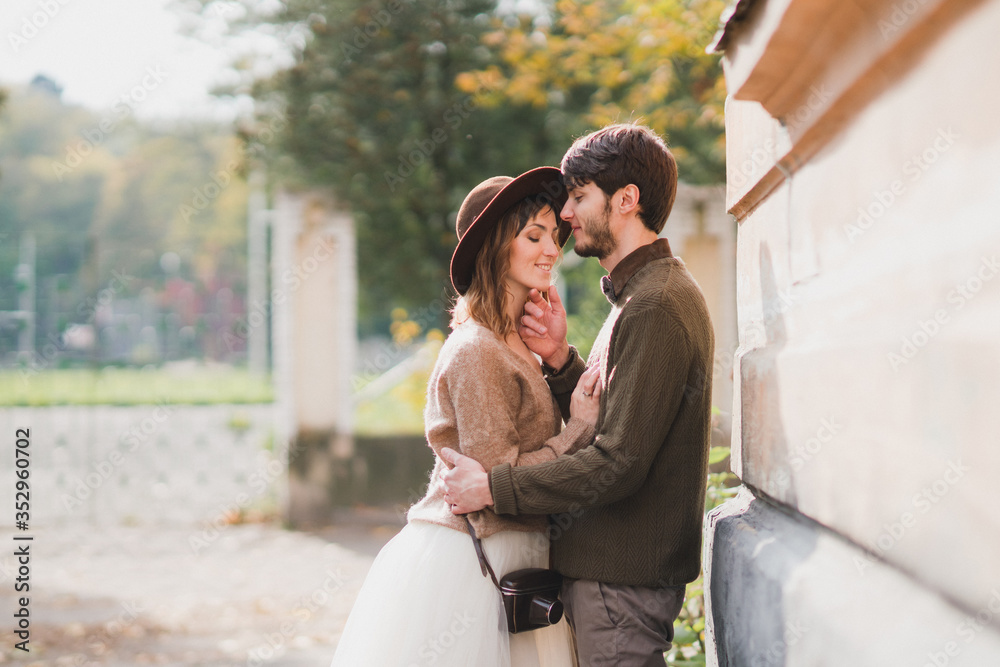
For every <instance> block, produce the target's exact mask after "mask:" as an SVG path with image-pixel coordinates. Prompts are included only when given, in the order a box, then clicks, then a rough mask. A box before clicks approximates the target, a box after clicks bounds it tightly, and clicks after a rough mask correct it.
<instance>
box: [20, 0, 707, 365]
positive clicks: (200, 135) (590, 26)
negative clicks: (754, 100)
mask: <svg viewBox="0 0 1000 667" xmlns="http://www.w3.org/2000/svg"><path fill="white" fill-rule="evenodd" d="M500 5H501V6H500V7H499V8H498V6H497V3H495V2H493V1H491V0H454V1H452V2H447V3H424V2H416V1H415V0H287V1H286V2H284V3H280V4H279V3H263V2H255V1H251V0H246V2H243V3H239V4H237V3H234V2H219V0H187V1H186V2H180V3H178V6H179V8H180V9H179V10H180V11H185V12H187V13H188V14H192V13H194V14H200V15H212V16H218V15H220V14H222V15H224V16H225V17H226V18H227V20H228V23H229V25H230V32H231V34H232V36H233V38H238V37H239V36H240V35H241V34H243V33H246V32H248V31H255V30H266V31H269V32H270V33H272V34H284V35H287V36H288V38H289V39H288V43H289V44H290V47H289V48H291V50H292V56H293V62H294V64H293V65H292V66H291V67H289V68H287V69H283V70H281V71H277V72H275V73H273V74H271V75H269V76H266V77H261V76H260V75H259V74H252V72H256V71H259V70H255V69H254V67H253V62H252V59H247V58H244V59H243V60H242V61H241V62H240V63H234V67H237V68H242V71H243V74H244V77H243V84H240V85H237V86H235V87H234V88H232V89H230V90H223V91H220V94H223V95H225V94H235V93H243V94H246V93H250V94H252V96H253V98H254V100H255V108H256V115H255V117H254V118H244V119H241V120H240V121H238V122H237V125H236V127H235V128H233V127H220V126H218V125H215V124H212V123H209V122H202V123H198V122H186V123H183V124H180V123H149V122H139V121H137V120H136V119H135V118H134V117H133V115H132V114H131V113H130V109H128V108H127V107H116V108H115V109H112V110H109V111H107V112H104V113H99V112H95V111H90V110H87V109H83V108H79V107H74V106H70V105H66V104H64V103H63V102H62V101H61V99H60V96H59V93H60V91H59V88H58V84H57V83H56V82H52V81H49V80H47V79H44V78H42V77H40V78H39V79H37V80H36V81H35V83H34V84H32V85H31V86H29V87H20V88H13V89H12V90H11V91H10V99H9V100H8V102H7V104H6V108H5V110H4V111H3V112H2V113H0V172H2V178H0V239H2V241H0V311H4V310H8V311H10V310H16V309H17V307H18V304H17V300H18V294H19V290H20V289H21V287H19V285H18V283H17V280H16V278H15V272H16V267H17V265H18V263H19V241H20V240H21V239H22V238H23V236H24V234H25V233H27V232H29V231H30V233H31V234H32V235H33V236H34V238H35V242H36V245H37V259H36V261H37V264H36V278H37V301H38V304H39V305H38V307H39V312H40V315H39V320H38V322H37V324H38V326H37V328H36V331H35V339H36V341H37V343H38V344H39V345H41V344H42V343H43V342H44V341H45V340H49V339H50V338H47V337H50V336H56V337H59V336H62V335H63V334H64V333H65V332H66V330H67V327H71V326H73V325H74V324H82V325H86V324H88V321H87V320H88V319H89V320H90V323H93V320H94V319H95V318H96V319H99V318H100V317H101V312H102V311H101V308H100V307H99V304H96V300H97V298H98V296H99V295H100V294H101V292H102V290H107V289H108V288H109V285H112V283H111V281H112V280H113V274H112V271H117V272H119V273H120V274H123V275H125V276H128V277H129V279H128V280H126V281H124V282H123V283H122V284H118V283H114V284H113V287H114V288H115V292H114V297H115V299H116V310H117V311H121V312H124V313H125V314H126V315H130V316H132V320H128V319H127V318H126V319H120V320H118V321H114V322H112V321H107V322H102V323H101V324H102V325H103V326H100V327H97V328H96V329H95V331H97V333H96V334H95V335H96V336H97V337H98V339H99V340H98V345H99V346H105V344H107V345H109V346H110V347H109V348H108V349H114V350H117V352H115V353H114V354H111V353H105V354H104V355H103V357H102V358H103V360H105V361H108V360H117V361H121V362H123V363H140V362H156V361H158V360H161V359H164V358H182V357H189V356H193V357H198V358H203V359H218V360H222V361H230V362H240V361H241V360H242V357H241V355H242V354H243V353H244V350H242V349H237V350H231V349H226V348H225V347H224V346H220V343H219V341H220V340H222V333H223V332H224V331H225V330H226V329H227V327H229V328H231V327H232V326H234V324H235V323H236V322H238V320H239V318H240V317H245V316H246V304H245V303H244V301H245V294H246V287H245V285H246V278H245V276H246V232H245V228H246V208H247V207H246V201H247V194H248V188H247V185H246V182H245V177H246V174H247V173H248V171H250V170H252V169H260V170H262V171H265V172H266V173H267V175H268V182H269V184H270V187H273V185H274V184H275V183H282V184H284V185H286V186H287V185H303V186H309V187H320V188H326V189H329V190H330V191H331V192H333V193H334V194H335V195H336V198H337V200H338V201H339V202H340V203H341V205H343V206H344V207H345V208H346V209H348V210H349V211H350V212H351V213H352V214H353V216H354V219H355V221H356V229H357V235H358V255H359V258H358V259H359V262H358V265H359V272H360V275H359V280H360V294H359V300H358V301H359V311H360V312H359V322H360V324H359V329H360V331H359V334H360V335H361V336H362V337H365V336H368V335H372V334H382V335H385V334H386V333H387V332H388V330H389V327H390V325H391V324H392V317H391V313H392V312H393V309H396V308H403V309H405V310H406V311H408V312H411V313H412V312H416V311H420V310H421V309H425V308H427V306H428V305H429V304H431V303H433V302H434V301H436V300H438V299H440V297H441V294H442V291H443V290H447V289H448V285H449V283H448V277H447V266H448V259H449V257H450V255H451V251H452V249H453V247H454V243H455V236H454V219H455V213H456V212H457V209H458V207H459V205H460V204H461V201H462V199H463V198H464V196H465V194H466V193H467V192H468V190H469V189H470V188H471V187H473V186H474V185H475V184H476V183H478V182H479V181H481V180H483V179H484V178H487V177H489V176H492V175H496V174H509V175H516V174H518V173H520V172H522V171H524V170H526V169H529V168H531V167H534V166H538V165H542V164H552V165H557V164H558V163H559V161H560V159H561V157H562V154H563V152H564V151H565V150H566V148H567V147H568V146H569V145H570V143H571V142H572V141H573V139H574V138H576V137H578V136H581V135H582V134H585V133H587V132H589V131H591V130H593V129H596V128H597V127H600V126H601V125H603V124H605V123H608V122H613V121H629V120H637V121H642V122H645V123H646V124H648V125H650V126H651V127H653V128H654V129H655V130H657V131H658V132H660V133H661V134H662V135H663V136H664V137H665V138H666V139H667V141H668V143H669V144H670V145H671V147H672V149H673V150H674V152H675V154H676V155H677V157H678V161H679V163H680V169H681V172H680V173H681V178H682V179H683V180H686V181H688V182H691V183H713V182H722V180H723V148H724V146H723V120H722V105H723V99H724V98H723V88H722V78H721V72H720V69H719V65H718V62H717V59H716V58H714V57H712V56H708V55H706V54H705V53H704V48H705V45H706V44H708V43H709V41H710V38H711V34H712V32H713V30H714V29H715V26H716V21H717V17H718V16H719V15H720V12H721V9H722V2H721V0H655V1H654V2H639V1H638V0H595V1H594V2H588V3H576V2H570V1H568V0H558V1H555V2H551V3H544V2H540V3H516V4H515V3H510V2H505V3H500ZM220 8H221V9H220ZM223 10H224V11H223ZM293 38H294V39H293ZM265 55H266V54H265ZM575 259H576V258H575V257H574V256H573V255H572V254H571V253H568V252H567V256H566V260H565V262H564V265H563V267H562V277H563V283H564V293H565V294H564V299H565V301H566V303H567V306H568V309H569V311H570V313H571V326H573V327H574V330H575V333H576V334H577V339H578V340H580V339H584V340H585V339H587V338H589V337H592V335H593V333H596V327H597V326H599V323H600V320H601V319H603V316H604V313H605V312H606V310H607V305H606V303H605V302H604V299H603V296H602V295H601V294H600V291H599V289H598V287H597V285H596V280H595V278H596V277H597V276H599V275H600V268H599V267H596V266H591V265H590V264H592V263H577V262H575V261H574V260H575ZM119 282H121V281H119ZM88 299H89V300H90V302H91V303H94V304H95V307H94V308H84V309H82V312H79V311H80V310H81V309H79V308H76V309H74V308H72V307H71V306H72V305H73V304H79V303H88ZM122 308H124V311H123V310H122ZM143 313H145V315H144V314H143ZM150 313H152V314H153V315H155V317H153V315H150V317H152V318H153V320H156V322H157V324H155V325H151V324H150V323H149V322H151V321H152V320H150V319H149V318H148V317H146V316H147V315H149V314H150ZM140 315H141V316H142V317H143V318H144V319H143V323H142V324H141V325H140V326H139V330H138V331H131V329H130V327H133V325H134V324H135V318H136V316H140ZM130 322H131V324H130ZM445 322H446V317H445V314H444V313H442V314H441V316H440V318H439V320H438V321H437V322H435V323H433V324H434V325H436V326H443V325H444V324H445ZM109 327H110V328H109ZM17 328H18V324H17V322H15V321H11V320H10V319H9V318H8V319H6V320H2V321H0V356H3V355H5V354H6V355H7V356H8V357H9V355H10V354H11V353H12V351H13V350H15V349H16V340H17V334H18V330H17ZM133 328H134V327H133ZM150 328H152V331H150ZM430 328H433V326H430V325H426V326H424V329H430ZM116 330H119V331H120V335H119V336H118V338H119V339H120V340H119V342H121V340H124V339H128V340H132V341H133V343H134V340H135V339H136V337H137V336H138V337H139V338H140V339H141V340H145V341H146V343H147V344H146V345H145V347H142V346H140V349H139V353H136V350H135V349H134V348H135V345H134V344H133V345H130V346H124V347H120V348H116V347H115V344H114V341H104V340H103V339H101V336H102V335H104V336H106V337H110V338H115V336H116V334H115V331H116ZM101 331H104V332H105V333H104V334H101V333H100V332H101ZM143 331H144V332H145V333H142V332H143ZM171 332H173V333H171ZM178 332H183V333H178ZM143 336H145V338H142V337H143ZM154 348H158V349H159V353H154V352H155V350H154ZM143 350H145V352H143ZM67 352H69V351H68V350H67Z"/></svg>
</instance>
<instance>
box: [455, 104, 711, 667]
mask: <svg viewBox="0 0 1000 667" xmlns="http://www.w3.org/2000/svg"><path fill="white" fill-rule="evenodd" d="M562 172H563V178H564V180H565V182H566V187H567V189H568V192H569V199H568V201H567V203H566V205H565V206H564V207H563V209H562V212H561V216H562V218H563V219H564V220H566V221H567V222H569V223H570V225H571V227H572V230H573V236H574V238H575V239H576V245H575V249H576V252H577V254H579V255H582V256H584V257H597V259H598V260H599V261H600V263H601V266H603V267H604V269H605V270H607V271H608V275H607V276H605V277H604V278H602V281H601V287H602V289H603V290H604V293H605V294H606V295H607V297H608V300H609V301H610V302H611V304H612V308H611V313H610V314H609V315H608V318H607V320H606V321H605V323H604V326H603V328H602V329H601V332H600V333H599V334H598V336H597V339H596V341H595V342H594V346H593V349H592V351H591V353H590V357H589V360H588V364H587V365H589V366H593V365H595V364H596V365H598V366H599V367H600V378H601V380H600V381H601V386H602V388H603V389H602V394H601V397H600V413H599V416H598V422H597V436H596V438H595V440H594V442H593V444H591V445H590V446H588V447H586V448H584V449H581V450H579V451H577V452H575V453H573V454H569V455H565V456H562V457H560V458H558V459H556V460H554V461H549V462H546V463H543V464H539V465H533V466H524V467H516V468H515V467H511V466H510V465H509V464H504V465H499V466H496V467H494V468H493V469H492V470H491V471H489V473H487V472H486V471H485V470H483V468H482V467H481V466H480V465H479V464H478V463H477V462H476V461H474V460H473V459H470V458H467V457H464V456H462V455H460V454H458V453H457V452H453V451H451V450H445V454H444V457H445V460H446V461H447V462H448V463H449V464H450V465H452V466H454V467H453V468H452V469H451V470H450V471H449V472H448V473H447V474H446V476H445V481H446V484H447V489H448V493H447V495H446V496H445V498H446V500H447V501H448V502H449V503H452V504H453V505H454V506H453V508H452V511H453V512H455V513H458V514H461V513H466V512H470V511H475V510H479V509H482V508H483V507H487V506H491V507H492V508H493V509H494V511H496V512H497V513H498V514H551V515H553V516H552V517H551V529H550V535H551V538H552V552H551V553H552V560H553V567H554V568H555V569H557V570H559V571H560V572H562V573H563V575H564V576H565V577H566V581H565V584H564V587H563V596H562V597H563V600H564V603H565V605H566V615H567V618H568V619H569V621H570V623H571V625H572V626H573V629H574V631H575V634H576V639H577V651H578V653H579V659H580V664H581V665H587V666H603V665H657V666H658V667H659V666H662V664H663V655H662V653H663V651H664V650H666V649H667V648H669V646H670V641H671V640H672V638H673V621H674V619H676V617H677V615H678V613H679V612H680V609H681V605H682V603H683V598H684V588H685V585H686V584H687V583H689V582H691V581H693V580H694V579H696V578H697V576H698V573H699V570H700V563H701V529H702V516H703V514H704V499H705V484H706V477H707V465H708V447H709V437H710V425H709V422H710V413H711V394H712V392H711V382H712V354H713V347H714V336H713V333H712V326H711V322H710V320H709V315H708V309H707V307H706V305H705V299H704V297H703V295H702V293H701V291H700V289H699V288H698V286H697V284H696V283H695V281H694V279H693V278H692V277H691V274H690V273H689V272H688V271H687V269H686V268H685V267H684V264H683V263H682V262H681V261H680V260H679V259H678V258H676V257H674V256H673V255H672V254H671V252H670V246H669V244H668V242H667V240H666V239H659V238H658V235H659V232H660V231H661V230H662V229H663V225H664V223H665V222H666V219H667V216H668V215H669V214H670V209H671V207H672V206H673V202H674V197H675V194H676V189H677V167H676V162H675V161H674V158H673V155H672V154H671V153H670V151H669V150H668V149H667V147H666V145H665V144H664V143H663V141H662V140H661V139H660V138H659V137H658V136H657V135H656V134H655V133H653V132H652V131H651V130H650V129H648V128H646V127H643V126H639V125H632V124H620V125H611V126H608V127H605V128H603V129H601V130H598V131H597V132H594V133H592V134H590V135H587V136H585V137H582V138H580V139H578V140H577V141H576V142H575V143H574V144H573V145H572V146H571V147H570V149H569V150H568V151H567V153H566V155H565V156H564V157H563V161H562ZM550 300H551V303H546V302H545V301H544V300H543V299H542V298H541V296H540V295H538V294H537V293H533V294H532V298H531V300H530V301H529V303H528V304H527V306H526V307H525V315H524V316H523V317H522V321H521V327H520V329H519V333H520V334H521V337H522V338H523V339H524V341H525V343H526V344H527V345H528V347H529V348H530V349H531V350H532V351H533V352H534V353H535V354H537V355H539V356H540V357H541V359H542V361H543V363H544V365H543V370H544V371H545V375H546V380H547V381H548V383H549V387H550V389H551V390H552V393H553V394H554V396H555V397H556V399H557V401H558V402H559V405H560V407H561V409H562V411H563V415H564V417H565V418H566V419H567V420H568V418H569V412H568V409H569V401H570V398H571V396H572V392H573V391H581V392H582V391H585V389H584V388H583V387H577V380H578V378H579V377H580V376H581V375H582V374H583V372H584V370H585V364H584V362H583V360H582V359H581V358H580V356H579V354H578V353H577V352H576V350H575V349H574V348H573V347H571V346H570V345H569V344H568V342H567V341H566V314H565V311H564V310H563V309H562V303H561V301H560V299H559V294H558V292H557V291H556V290H555V288H554V287H553V288H552V289H551V290H550Z"/></svg>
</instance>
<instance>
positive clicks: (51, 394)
mask: <svg viewBox="0 0 1000 667" xmlns="http://www.w3.org/2000/svg"><path fill="white" fill-rule="evenodd" d="M273 400H274V394H273V392H272V391H271V385H270V381H269V379H268V377H267V376H266V375H260V374H256V373H251V372H249V371H247V370H244V369H238V368H228V367H221V368H208V367H194V368H184V369H177V370H166V369H150V370H144V369H138V368H114V367H107V368H101V369H98V370H91V369H65V370H45V371H41V372H38V373H32V372H31V371H21V370H17V369H8V370H2V371H0V406H32V407H34V406H45V405H144V404H149V403H159V402H166V403H182V404H183V403H187V404H193V405H211V404H214V403H269V402H271V401H273Z"/></svg>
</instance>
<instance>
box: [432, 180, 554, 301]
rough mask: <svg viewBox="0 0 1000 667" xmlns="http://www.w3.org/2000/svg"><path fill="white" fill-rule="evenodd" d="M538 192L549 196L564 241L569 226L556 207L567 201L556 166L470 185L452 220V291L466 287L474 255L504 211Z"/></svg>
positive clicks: (464, 291) (461, 292) (472, 271)
mask: <svg viewBox="0 0 1000 667" xmlns="http://www.w3.org/2000/svg"><path fill="white" fill-rule="evenodd" d="M538 194H546V195H549V196H550V197H551V198H552V207H553V209H554V210H555V213H556V222H557V223H558V224H559V245H560V246H563V245H565V243H566V240H567V239H568V238H569V235H570V226H569V225H568V224H567V223H566V222H564V221H563V220H562V218H560V217H559V211H561V210H562V207H563V204H565V203H566V188H565V187H564V186H563V182H562V173H561V172H560V171H559V170H558V169H557V168H556V167H538V168H536V169H532V170H531V171H526V172H524V173H523V174H521V175H520V176H518V177H517V178H511V177H510V176H494V177H493V178H488V179H486V180H485V181H483V182H482V183H480V184H479V185H477V186H476V187H474V188H472V192H470V193H469V194H468V196H466V198H465V201H463V202H462V207H461V208H460V209H458V218H457V219H456V220H455V232H456V233H457V234H458V245H457V246H455V253H454V254H453V255H452V256H451V284H452V285H453V286H454V287H455V291H457V292H458V293H459V294H465V293H466V291H468V289H469V285H470V284H471V283H472V274H473V273H474V272H475V268H476V255H478V254H479V249H480V248H482V247H483V243H485V242H486V237H487V236H488V235H489V233H490V231H491V230H492V229H493V228H494V227H495V226H496V224H497V223H498V222H499V221H500V218H502V217H503V215H504V213H506V212H507V211H508V210H509V209H510V208H511V207H512V206H514V204H517V203H518V202H519V201H521V200H522V199H524V198H525V197H530V196H532V195H538Z"/></svg>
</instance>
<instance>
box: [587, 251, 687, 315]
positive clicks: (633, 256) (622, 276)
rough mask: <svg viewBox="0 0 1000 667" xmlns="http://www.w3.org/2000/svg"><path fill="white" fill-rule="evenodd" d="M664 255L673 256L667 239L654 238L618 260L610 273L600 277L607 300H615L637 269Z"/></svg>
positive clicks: (612, 301)
mask: <svg viewBox="0 0 1000 667" xmlns="http://www.w3.org/2000/svg"><path fill="white" fill-rule="evenodd" d="M664 257H673V253H671V252H670V243H669V242H668V241H667V239H656V240H655V241H653V242H652V243H649V244H647V245H644V246H640V247H638V248H636V249H635V250H633V251H632V252H630V253H629V254H628V255H626V256H625V257H624V258H623V259H622V261H620V262H618V265H617V266H616V267H615V268H614V270H612V271H611V273H609V274H608V275H606V276H603V277H602V278H601V291H602V292H604V296H606V297H607V298H608V301H610V302H611V303H615V302H617V301H618V298H619V297H620V296H621V295H622V291H623V290H624V289H625V285H627V284H628V281H629V280H631V279H632V276H634V275H635V274H636V273H638V272H639V269H641V268H642V267H644V266H646V265H647V264H649V263H650V262H652V261H653V260H657V259H663V258H664Z"/></svg>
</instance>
